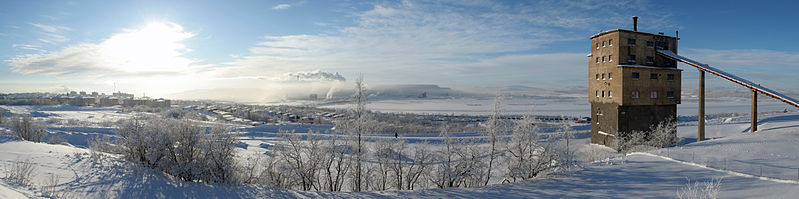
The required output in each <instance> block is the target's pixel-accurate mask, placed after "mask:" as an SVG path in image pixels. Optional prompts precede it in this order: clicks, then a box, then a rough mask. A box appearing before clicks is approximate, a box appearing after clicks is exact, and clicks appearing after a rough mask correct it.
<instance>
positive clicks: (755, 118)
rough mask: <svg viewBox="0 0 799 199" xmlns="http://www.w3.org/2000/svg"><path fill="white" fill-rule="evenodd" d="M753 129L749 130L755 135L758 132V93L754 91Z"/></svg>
mask: <svg viewBox="0 0 799 199" xmlns="http://www.w3.org/2000/svg"><path fill="white" fill-rule="evenodd" d="M751 120H752V127H751V128H749V130H750V131H751V132H752V133H754V132H755V131H757V91H755V90H752V118H751Z"/></svg>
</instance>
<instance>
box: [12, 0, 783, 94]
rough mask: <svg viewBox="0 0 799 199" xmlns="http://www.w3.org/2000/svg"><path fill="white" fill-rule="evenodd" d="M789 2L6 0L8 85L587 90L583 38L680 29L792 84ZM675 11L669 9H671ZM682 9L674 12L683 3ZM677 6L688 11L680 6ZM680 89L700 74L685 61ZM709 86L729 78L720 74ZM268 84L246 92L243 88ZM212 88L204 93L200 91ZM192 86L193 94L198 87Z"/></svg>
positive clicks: (744, 67) (740, 70) (51, 88)
mask: <svg viewBox="0 0 799 199" xmlns="http://www.w3.org/2000/svg"><path fill="white" fill-rule="evenodd" d="M796 7H799V6H798V5H797V3H795V2H770V3H762V2H743V3H724V4H718V3H714V2H695V1H684V2H683V1H669V2H660V1H579V2H577V1H536V2H505V1H479V0H476V1H432V2H430V1H372V2H361V1H332V2H314V1H239V2H236V3H229V2H221V1H220V2H210V1H209V2H206V1H202V2H197V1H174V2H162V1H134V2H116V1H110V2H107V1H63V2H62V1H54V2H48V1H4V2H0V27H2V28H0V38H2V39H0V59H1V60H2V62H0V71H2V72H0V92H63V91H65V90H86V91H98V92H106V93H111V92H113V90H114V88H115V87H116V89H117V90H120V91H123V92H129V93H134V94H137V95H140V94H142V93H146V94H147V95H148V96H155V97H178V98H192V96H191V94H192V93H194V94H196V95H199V96H200V97H201V96H202V95H209V94H207V93H214V92H217V93H218V92H221V91H224V90H230V89H233V90H236V89H238V91H236V92H232V91H231V92H230V93H235V94H236V95H242V96H237V97H241V98H247V99H274V98H281V97H285V96H287V95H288V94H287V93H291V92H302V93H305V92H309V91H313V92H320V93H330V92H333V91H335V90H341V89H350V88H351V87H352V86H351V80H352V79H355V78H356V77H357V76H358V75H360V74H363V76H364V77H365V79H366V82H367V83H369V84H372V85H398V84H431V85H439V86H442V87H450V88H454V89H459V90H464V91H472V92H489V93H490V92H493V90H495V89H496V88H500V87H508V86H525V87H533V88H546V89H552V90H569V89H584V88H585V87H586V82H585V81H586V80H585V77H587V58H586V54H587V53H588V52H589V48H590V44H589V43H590V42H589V40H588V37H589V36H591V35H593V34H596V33H598V32H600V31H602V30H610V29H617V28H623V29H630V27H631V20H630V16H633V15H635V16H638V17H639V19H640V21H639V31H643V32H652V33H657V32H664V33H665V34H667V35H674V31H677V30H679V31H680V35H679V36H680V38H681V40H680V42H679V46H678V49H679V53H680V54H681V55H684V56H686V57H691V58H694V59H696V60H701V61H702V62H704V63H709V64H711V65H713V66H716V67H720V68H723V69H724V70H726V71H728V72H730V73H733V74H736V75H739V76H741V77H744V78H747V79H749V80H752V81H754V82H757V83H760V84H762V85H765V86H769V87H771V88H774V89H777V90H782V91H793V92H795V91H797V90H796V87H795V86H793V85H796V84H797V83H799V78H795V77H797V75H799V67H796V66H797V64H796V63H799V51H797V50H796V48H795V46H797V42H796V41H793V40H790V39H789V38H793V34H794V33H795V32H798V31H797V29H799V26H796V25H795V24H796V22H795V20H794V19H797V18H799V13H797V12H794V11H793V8H796ZM672 11H675V12H672ZM676 11H679V12H676ZM677 13H680V14H677ZM680 67H681V68H683V69H686V71H685V72H684V73H683V74H684V76H683V79H684V82H683V86H684V87H685V88H688V89H692V88H695V87H696V81H697V79H698V74H697V73H696V71H695V70H693V69H692V68H687V67H685V66H684V65H682V66H680ZM708 84H709V87H710V88H735V89H738V87H737V86H736V85H733V84H731V83H728V82H726V81H723V80H720V79H718V78H715V77H713V78H711V79H710V80H709V81H708ZM247 89H253V91H265V92H242V90H247ZM201 93H205V94H201ZM196 95H195V96H194V97H197V96H196Z"/></svg>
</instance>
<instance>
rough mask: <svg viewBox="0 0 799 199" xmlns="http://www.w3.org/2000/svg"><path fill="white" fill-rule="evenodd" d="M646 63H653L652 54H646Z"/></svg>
mask: <svg viewBox="0 0 799 199" xmlns="http://www.w3.org/2000/svg"><path fill="white" fill-rule="evenodd" d="M646 63H647V64H654V63H655V58H654V57H652V56H646Z"/></svg>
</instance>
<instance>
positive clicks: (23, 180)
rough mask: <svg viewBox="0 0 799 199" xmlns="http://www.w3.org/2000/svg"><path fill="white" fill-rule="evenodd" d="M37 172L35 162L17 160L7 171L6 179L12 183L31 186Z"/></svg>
mask: <svg viewBox="0 0 799 199" xmlns="http://www.w3.org/2000/svg"><path fill="white" fill-rule="evenodd" d="M35 172H36V167H35V166H34V165H33V161H31V160H30V159H25V160H22V159H21V158H17V160H16V161H14V163H12V164H11V166H10V168H9V169H8V170H6V178H7V179H8V180H9V181H11V182H12V183H16V184H18V185H22V186H28V185H30V184H31V180H32V178H33V174H34V173H35Z"/></svg>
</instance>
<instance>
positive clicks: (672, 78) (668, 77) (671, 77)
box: [666, 74, 674, 81]
mask: <svg viewBox="0 0 799 199" xmlns="http://www.w3.org/2000/svg"><path fill="white" fill-rule="evenodd" d="M666 80H669V81H674V74H667V75H666Z"/></svg>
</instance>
